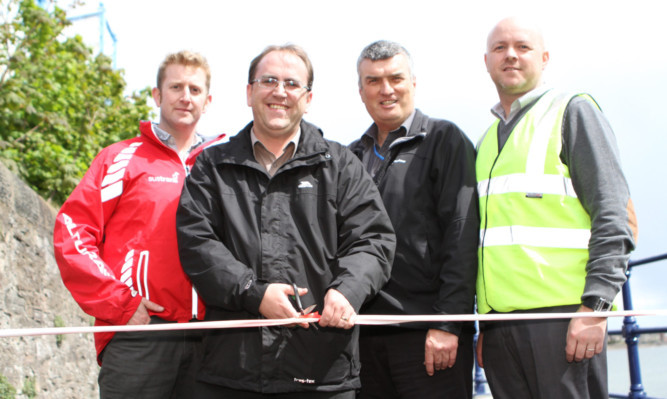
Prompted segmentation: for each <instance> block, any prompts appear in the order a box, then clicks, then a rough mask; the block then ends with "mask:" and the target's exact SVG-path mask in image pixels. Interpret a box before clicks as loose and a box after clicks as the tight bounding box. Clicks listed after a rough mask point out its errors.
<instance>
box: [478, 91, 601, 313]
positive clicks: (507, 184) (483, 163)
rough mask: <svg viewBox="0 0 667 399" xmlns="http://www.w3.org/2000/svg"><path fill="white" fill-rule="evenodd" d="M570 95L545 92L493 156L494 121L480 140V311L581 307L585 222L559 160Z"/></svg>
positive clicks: (587, 220)
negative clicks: (499, 150) (577, 304)
mask: <svg viewBox="0 0 667 399" xmlns="http://www.w3.org/2000/svg"><path fill="white" fill-rule="evenodd" d="M572 97H573V95H572V94H566V93H557V92H554V91H553V90H550V91H548V92H546V93H545V94H544V95H543V96H542V97H541V98H540V99H539V100H538V101H537V102H536V103H535V104H534V105H533V107H532V108H531V109H530V110H528V112H526V114H525V115H524V116H523V117H522V119H521V120H520V121H519V123H517V125H516V127H515V128H514V130H513V131H512V133H511V135H510V136H509V138H508V140H507V143H506V144H505V145H504V147H503V150H502V151H501V153H500V154H498V132H497V128H498V122H496V123H494V124H493V125H492V126H491V128H489V130H488V132H487V134H486V135H485V137H484V138H483V139H482V141H480V145H479V148H478V155H477V165H476V169H477V180H478V185H477V188H478V193H479V197H480V213H481V220H482V225H481V228H480V249H479V273H478V279H477V299H478V305H477V306H478V311H479V312H480V313H487V312H489V311H490V310H491V309H494V310H496V311H499V312H509V311H513V310H519V309H533V308H541V307H547V306H558V305H567V304H576V303H579V301H580V296H581V294H582V292H583V288H584V283H585V275H586V270H585V267H586V263H587V261H588V241H589V240H590V228H591V222H590V217H589V216H588V214H587V213H586V211H585V210H584V209H583V207H582V206H581V203H580V202H579V200H578V198H577V194H576V192H575V191H574V187H573V186H572V181H571V179H570V174H569V169H568V167H567V165H565V164H563V163H562V162H561V160H560V152H561V149H562V133H561V131H562V123H563V115H564V113H565V109H566V107H567V104H568V103H569V101H570V100H571V99H572ZM590 100H591V101H592V99H590Z"/></svg>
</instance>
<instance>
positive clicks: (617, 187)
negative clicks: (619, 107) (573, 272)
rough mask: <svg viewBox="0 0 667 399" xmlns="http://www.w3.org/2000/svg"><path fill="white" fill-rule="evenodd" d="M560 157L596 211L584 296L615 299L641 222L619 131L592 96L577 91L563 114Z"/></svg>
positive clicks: (585, 203)
mask: <svg viewBox="0 0 667 399" xmlns="http://www.w3.org/2000/svg"><path fill="white" fill-rule="evenodd" d="M561 160H562V161H563V162H564V163H565V164H566V165H567V166H568V168H569V170H570V176H571V178H572V184H573V185H574V189H575V191H576V193H577V196H578V197H579V200H580V201H581V204H582V205H583V207H584V209H585V210H586V211H587V212H588V214H589V215H590V217H591V239H590V242H589V244H588V250H589V259H588V264H587V265H586V285H585V288H584V293H583V295H582V299H583V298H586V297H595V298H598V297H601V298H604V299H606V300H609V301H611V300H613V299H614V297H615V296H616V294H617V293H618V291H619V290H620V289H621V286H622V285H623V283H624V282H625V279H626V278H625V270H626V267H627V263H628V259H629V257H630V252H631V251H632V250H633V249H634V246H635V242H634V236H633V230H632V227H633V226H635V225H636V223H635V219H634V218H635V215H634V209H633V208H632V201H631V200H630V191H629V189H628V184H627V182H626V180H625V176H624V175H623V171H622V170H621V162H620V157H619V153H618V148H617V146H616V139H615V137H614V133H613V131H612V129H611V127H610V125H609V122H608V121H607V119H606V118H605V117H604V115H603V114H602V112H601V111H600V110H599V109H598V108H597V107H596V106H595V105H594V104H593V103H591V102H590V101H589V100H587V99H585V98H583V97H575V98H574V99H572V101H571V102H570V104H569V105H568V106H567V109H566V111H565V116H564V120H563V149H562V151H561Z"/></svg>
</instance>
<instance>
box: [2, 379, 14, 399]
mask: <svg viewBox="0 0 667 399" xmlns="http://www.w3.org/2000/svg"><path fill="white" fill-rule="evenodd" d="M15 397H16V388H14V387H13V386H12V384H10V383H9V381H7V377H5V376H4V375H1V374H0V399H14V398H15Z"/></svg>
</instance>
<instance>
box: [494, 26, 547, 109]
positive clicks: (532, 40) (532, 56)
mask: <svg viewBox="0 0 667 399" xmlns="http://www.w3.org/2000/svg"><path fill="white" fill-rule="evenodd" d="M484 62H485V63H486V70H487V71H488V72H489V75H490V76H491V80H493V83H495V85H496V89H497V90H498V96H499V97H500V102H501V104H502V105H503V107H504V108H505V105H507V107H506V109H509V107H510V106H511V104H512V102H513V101H514V100H516V99H517V98H520V97H521V96H522V95H524V94H525V93H527V92H529V91H531V90H533V89H535V88H536V87H537V86H539V85H540V84H541V83H542V72H543V71H544V68H546V66H547V63H548V62H549V52H548V51H546V49H545V45H544V38H543V37H542V32H541V30H540V28H539V26H538V25H537V24H536V23H534V22H532V21H529V20H527V19H523V18H519V17H509V18H505V19H503V20H501V21H500V22H498V23H497V24H496V26H495V27H494V28H493V30H491V32H490V33H489V36H488V38H487V43H486V54H484Z"/></svg>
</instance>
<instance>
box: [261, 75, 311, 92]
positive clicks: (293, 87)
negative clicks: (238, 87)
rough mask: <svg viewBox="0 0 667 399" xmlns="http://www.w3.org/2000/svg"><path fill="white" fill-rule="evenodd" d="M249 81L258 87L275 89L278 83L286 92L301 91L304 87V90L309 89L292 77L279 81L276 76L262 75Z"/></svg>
mask: <svg viewBox="0 0 667 399" xmlns="http://www.w3.org/2000/svg"><path fill="white" fill-rule="evenodd" d="M250 83H257V84H258V85H259V87H261V88H262V89H267V90H275V89H276V88H277V87H278V85H281V84H282V85H283V89H285V91H286V92H288V93H297V92H299V91H301V89H306V91H310V87H308V86H302V85H301V82H299V81H298V80H294V79H287V80H282V81H281V80H278V79H276V78H271V77H264V78H260V79H255V80H253V81H251V82H250Z"/></svg>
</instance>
